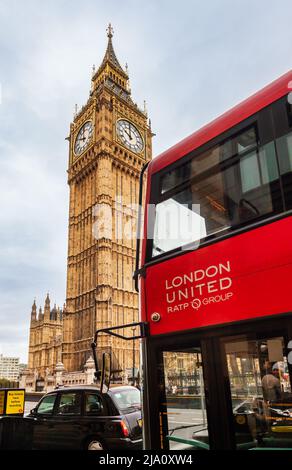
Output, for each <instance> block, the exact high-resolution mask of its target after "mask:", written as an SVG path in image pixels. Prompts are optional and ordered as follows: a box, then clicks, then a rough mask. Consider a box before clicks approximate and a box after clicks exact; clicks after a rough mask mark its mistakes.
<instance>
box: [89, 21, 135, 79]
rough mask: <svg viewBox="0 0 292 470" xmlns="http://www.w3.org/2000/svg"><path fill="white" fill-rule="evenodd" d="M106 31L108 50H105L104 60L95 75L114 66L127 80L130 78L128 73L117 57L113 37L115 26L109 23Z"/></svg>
mask: <svg viewBox="0 0 292 470" xmlns="http://www.w3.org/2000/svg"><path fill="white" fill-rule="evenodd" d="M106 31H107V37H108V43H107V48H106V51H105V55H104V58H103V61H102V63H101V65H100V67H99V68H98V70H97V72H96V73H95V75H94V77H95V76H99V75H101V73H102V72H103V71H104V70H105V69H106V70H107V69H108V67H112V68H113V69H114V71H115V72H117V73H118V74H120V75H121V76H122V78H123V79H126V80H127V79H128V74H127V72H125V71H124V69H123V68H122V67H121V65H120V63H119V61H118V59H117V56H116V53H115V51H114V47H113V43H112V37H113V34H114V30H113V27H112V25H111V23H109V25H108V27H107V29H106Z"/></svg>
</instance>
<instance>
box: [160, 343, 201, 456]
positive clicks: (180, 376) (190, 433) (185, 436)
mask: <svg viewBox="0 0 292 470" xmlns="http://www.w3.org/2000/svg"><path fill="white" fill-rule="evenodd" d="M162 368H163V374H162V380H163V382H164V383H163V384H162V385H163V388H164V390H165V396H164V402H163V403H162V410H161V417H162V422H163V423H164V426H163V428H164V438H165V439H166V441H167V442H168V443H169V448H170V449H171V450H178V449H187V448H190V449H191V448H192V449H208V448H209V437H208V423H207V415H206V405H205V393H204V378H203V370H202V358H201V352H200V349H199V348H194V349H191V350H188V351H186V350H176V351H164V352H163V365H162Z"/></svg>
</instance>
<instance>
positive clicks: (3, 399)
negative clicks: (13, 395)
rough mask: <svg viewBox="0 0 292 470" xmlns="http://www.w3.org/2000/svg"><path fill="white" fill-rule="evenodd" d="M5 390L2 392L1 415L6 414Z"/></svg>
mask: <svg viewBox="0 0 292 470" xmlns="http://www.w3.org/2000/svg"><path fill="white" fill-rule="evenodd" d="M4 401H5V390H1V391H0V415H3V414H4Z"/></svg>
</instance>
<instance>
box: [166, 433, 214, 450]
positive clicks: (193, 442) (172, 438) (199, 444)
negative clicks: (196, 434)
mask: <svg viewBox="0 0 292 470" xmlns="http://www.w3.org/2000/svg"><path fill="white" fill-rule="evenodd" d="M166 439H167V440H169V441H174V442H181V443H182V444H187V445H190V446H193V447H198V448H199V449H204V450H209V449H210V446H209V444H206V443H205V442H202V441H198V440H197V439H184V438H183V437H176V436H166Z"/></svg>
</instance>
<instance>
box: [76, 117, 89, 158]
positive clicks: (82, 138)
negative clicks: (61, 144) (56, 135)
mask: <svg viewBox="0 0 292 470" xmlns="http://www.w3.org/2000/svg"><path fill="white" fill-rule="evenodd" d="M92 134H93V127H92V121H86V122H85V124H83V126H82V127H81V128H80V129H79V131H78V134H77V136H76V139H75V144H74V153H75V155H81V153H82V152H83V151H84V150H85V149H86V147H87V146H88V144H89V142H90V141H91V138H92Z"/></svg>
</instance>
